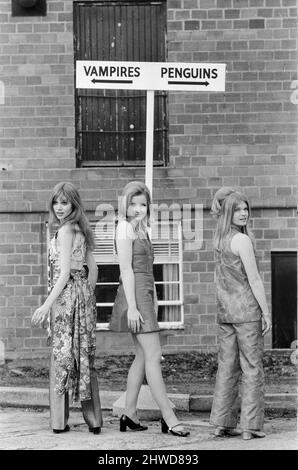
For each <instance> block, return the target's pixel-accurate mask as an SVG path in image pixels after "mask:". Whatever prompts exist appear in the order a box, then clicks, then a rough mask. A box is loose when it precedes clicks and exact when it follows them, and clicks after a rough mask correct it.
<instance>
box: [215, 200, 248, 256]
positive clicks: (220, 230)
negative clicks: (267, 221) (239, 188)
mask: <svg viewBox="0 0 298 470" xmlns="http://www.w3.org/2000/svg"><path fill="white" fill-rule="evenodd" d="M241 202H244V203H245V204H246V205H247V208H248V220H247V224H246V225H245V226H243V227H241V228H240V231H241V232H242V233H244V234H245V235H248V236H249V238H250V239H251V241H252V244H253V247H254V248H255V238H254V235H253V233H252V231H251V229H250V227H249V218H250V214H251V210H250V204H249V202H248V199H247V197H246V196H245V195H244V194H242V193H240V192H236V191H235V192H233V193H231V194H230V195H229V196H227V197H226V198H225V199H224V200H223V202H222V204H221V210H220V212H219V214H218V219H217V225H216V229H215V234H214V238H213V243H214V248H215V249H216V250H219V251H222V250H224V249H225V248H226V242H227V239H228V237H229V235H230V234H231V232H232V229H233V223H232V220H233V215H234V212H235V210H236V207H237V206H238V204H239V203H241ZM237 229H238V230H239V228H237Z"/></svg>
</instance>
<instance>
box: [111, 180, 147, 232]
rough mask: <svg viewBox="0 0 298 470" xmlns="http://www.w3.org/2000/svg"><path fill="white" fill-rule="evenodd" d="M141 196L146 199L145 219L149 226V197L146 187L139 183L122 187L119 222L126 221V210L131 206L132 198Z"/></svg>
mask: <svg viewBox="0 0 298 470" xmlns="http://www.w3.org/2000/svg"><path fill="white" fill-rule="evenodd" d="M141 194H143V195H144V196H145V197H146V201H147V217H146V224H147V226H150V206H151V196H150V191H149V189H148V187H147V186H146V185H145V184H144V183H142V182H141V181H131V182H130V183H128V184H127V185H126V186H124V188H123V191H122V195H121V201H120V204H119V212H118V218H119V221H120V220H121V219H122V220H123V219H124V220H126V219H127V210H128V207H129V206H130V204H131V201H132V198H133V197H134V196H139V195H141Z"/></svg>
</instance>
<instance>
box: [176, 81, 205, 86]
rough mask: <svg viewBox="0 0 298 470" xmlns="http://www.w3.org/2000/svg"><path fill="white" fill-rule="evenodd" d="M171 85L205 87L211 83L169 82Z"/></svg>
mask: <svg viewBox="0 0 298 470" xmlns="http://www.w3.org/2000/svg"><path fill="white" fill-rule="evenodd" d="M168 84H169V85H204V86H208V85H209V82H174V81H168Z"/></svg>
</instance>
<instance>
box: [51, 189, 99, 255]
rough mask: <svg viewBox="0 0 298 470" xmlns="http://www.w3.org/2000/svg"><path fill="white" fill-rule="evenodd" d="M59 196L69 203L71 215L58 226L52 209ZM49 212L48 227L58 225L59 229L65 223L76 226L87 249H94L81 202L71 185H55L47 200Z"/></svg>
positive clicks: (90, 231)
mask: <svg viewBox="0 0 298 470" xmlns="http://www.w3.org/2000/svg"><path fill="white" fill-rule="evenodd" d="M59 196H64V197H65V199H66V200H67V202H70V203H71V208H72V210H71V213H70V214H69V215H68V217H66V218H65V219H64V220H63V222H62V224H60V222H59V220H58V219H57V217H56V215H55V211H54V208H53V205H54V203H55V202H56V201H57V199H58V197H59ZM49 212H50V220H49V225H50V227H53V225H56V224H59V226H60V227H62V225H65V224H67V223H68V224H71V225H75V224H77V225H78V226H79V228H80V230H81V232H82V233H83V235H84V237H85V241H86V245H87V248H88V249H90V250H92V249H93V248H94V246H95V244H94V238H93V233H92V229H91V227H90V223H89V221H88V219H87V217H86V215H85V212H84V208H83V204H82V200H81V197H80V195H79V193H78V190H77V189H76V187H75V186H74V185H73V184H72V183H69V182H61V183H58V184H56V186H55V187H54V189H53V191H52V195H51V197H50V200H49Z"/></svg>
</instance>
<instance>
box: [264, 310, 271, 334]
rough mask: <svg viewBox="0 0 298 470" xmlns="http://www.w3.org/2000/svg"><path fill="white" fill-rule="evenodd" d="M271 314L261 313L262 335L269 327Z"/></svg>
mask: <svg viewBox="0 0 298 470" xmlns="http://www.w3.org/2000/svg"><path fill="white" fill-rule="evenodd" d="M271 327H272V323H271V315H270V313H262V336H265V334H266V333H268V331H269V330H270V329H271Z"/></svg>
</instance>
